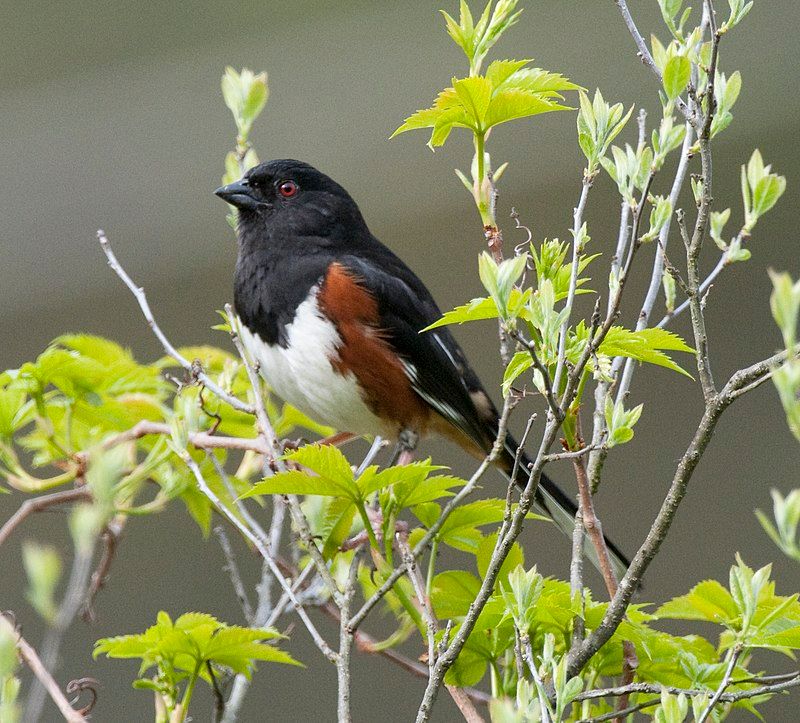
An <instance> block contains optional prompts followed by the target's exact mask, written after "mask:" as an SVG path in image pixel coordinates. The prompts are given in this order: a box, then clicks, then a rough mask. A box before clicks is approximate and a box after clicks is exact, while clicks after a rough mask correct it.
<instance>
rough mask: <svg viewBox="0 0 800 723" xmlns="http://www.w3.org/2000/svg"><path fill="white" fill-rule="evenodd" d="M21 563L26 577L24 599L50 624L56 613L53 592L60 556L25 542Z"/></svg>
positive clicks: (59, 566)
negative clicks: (26, 589) (26, 585)
mask: <svg viewBox="0 0 800 723" xmlns="http://www.w3.org/2000/svg"><path fill="white" fill-rule="evenodd" d="M22 563H23V565H24V566H25V573H26V575H27V576H28V591H27V592H26V594H25V597H26V598H27V599H28V602H29V603H30V604H31V605H32V606H33V609H34V610H36V612H37V613H39V615H41V616H42V617H43V618H44V619H45V620H47V621H48V622H51V621H52V620H54V619H55V616H56V613H57V611H58V605H57V604H56V601H55V591H56V587H57V586H58V581H59V579H60V578H61V556H60V555H59V554H58V551H57V550H56V549H55V548H54V547H51V546H49V545H39V544H36V543H34V542H26V543H24V544H23V546H22Z"/></svg>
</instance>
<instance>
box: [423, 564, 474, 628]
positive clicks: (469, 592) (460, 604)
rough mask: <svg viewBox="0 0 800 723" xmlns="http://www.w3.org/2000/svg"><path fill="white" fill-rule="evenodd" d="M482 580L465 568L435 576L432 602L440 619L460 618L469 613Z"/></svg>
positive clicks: (432, 587)
mask: <svg viewBox="0 0 800 723" xmlns="http://www.w3.org/2000/svg"><path fill="white" fill-rule="evenodd" d="M480 587H481V581H480V580H479V579H478V578H477V577H475V575H473V574H472V573H469V572H466V571H464V570H448V571H447V572H441V573H439V574H438V575H436V577H434V578H433V585H432V586H431V603H432V604H433V610H434V612H435V613H436V617H438V618H439V619H440V620H447V619H450V618H460V617H463V616H464V615H466V614H467V612H468V610H469V606H470V605H471V604H472V602H473V601H474V600H475V597H476V596H477V594H478V591H479V590H480Z"/></svg>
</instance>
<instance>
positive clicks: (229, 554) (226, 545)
mask: <svg viewBox="0 0 800 723" xmlns="http://www.w3.org/2000/svg"><path fill="white" fill-rule="evenodd" d="M214 534H215V535H216V536H217V540H218V541H219V546H220V547H221V548H222V554H223V555H225V567H223V570H225V571H226V572H227V573H228V576H229V577H230V579H231V585H233V591H234V592H235V593H236V597H237V599H238V600H239V605H241V607H242V612H243V613H244V619H245V620H246V621H247V624H248V625H254V624H255V620H254V616H253V606H252V605H250V599H249V598H248V597H247V591H246V590H245V589H244V583H243V582H242V576H241V575H240V574H239V566H238V565H237V564H236V556H235V555H234V554H233V548H232V547H231V541H230V540H229V539H228V535H227V533H226V532H225V528H224V527H223V526H222V525H216V526H215V527H214Z"/></svg>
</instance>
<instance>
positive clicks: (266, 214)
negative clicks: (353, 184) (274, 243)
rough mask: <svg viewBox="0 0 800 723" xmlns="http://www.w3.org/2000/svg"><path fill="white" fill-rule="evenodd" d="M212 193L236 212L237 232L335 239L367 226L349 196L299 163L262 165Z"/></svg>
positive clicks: (316, 171) (335, 184)
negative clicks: (233, 207) (237, 215)
mask: <svg viewBox="0 0 800 723" xmlns="http://www.w3.org/2000/svg"><path fill="white" fill-rule="evenodd" d="M214 193H216V195H217V196H219V197H220V198H221V199H223V200H225V201H227V202H228V203H230V204H231V205H232V206H235V207H236V209H237V210H238V213H239V232H240V235H250V234H252V233H256V234H258V235H261V234H262V233H263V232H267V235H268V236H270V237H272V238H273V239H274V237H275V235H276V234H277V235H287V236H292V237H296V236H297V237H302V236H317V237H336V236H339V235H340V234H341V233H345V234H347V235H349V234H352V233H353V231H354V230H357V229H360V228H362V227H363V228H364V229H366V226H365V224H364V221H363V218H362V217H361V212H360V211H359V209H358V206H357V205H356V203H355V201H353V199H352V198H351V197H350V194H349V193H347V191H345V190H344V188H342V187H341V186H340V185H339V184H338V183H336V182H335V181H334V180H333V179H331V178H329V177H328V176H326V175H325V174H324V173H321V172H320V171H318V170H317V169H316V168H314V167H313V166H310V165H308V164H307V163H303V162H302V161H295V160H291V159H284V160H277V161H268V162H266V163H261V164H259V165H257V166H254V167H253V168H251V169H250V170H249V171H247V173H245V174H244V176H242V178H241V179H239V180H238V181H236V182H234V183H231V184H228V185H227V186H223V187H222V188H218V189H217V190H216V191H215V192H214Z"/></svg>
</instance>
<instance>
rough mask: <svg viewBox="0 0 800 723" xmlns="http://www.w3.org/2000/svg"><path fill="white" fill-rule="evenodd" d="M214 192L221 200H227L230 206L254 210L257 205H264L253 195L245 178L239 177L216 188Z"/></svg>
mask: <svg viewBox="0 0 800 723" xmlns="http://www.w3.org/2000/svg"><path fill="white" fill-rule="evenodd" d="M214 194H215V195H217V196H219V197H220V198H221V199H222V200H223V201H227V202H228V203H229V204H231V206H236V208H241V209H248V210H251V211H254V210H255V209H257V208H258V207H259V206H263V205H264V204H263V203H262V202H260V201H258V200H257V199H256V198H255V197H254V196H253V189H252V188H250V184H249V183H248V182H247V179H245V178H240V179H239V180H238V181H235V182H234V183H229V184H228V185H227V186H222V188H218V189H217V190H216V191H214Z"/></svg>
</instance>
